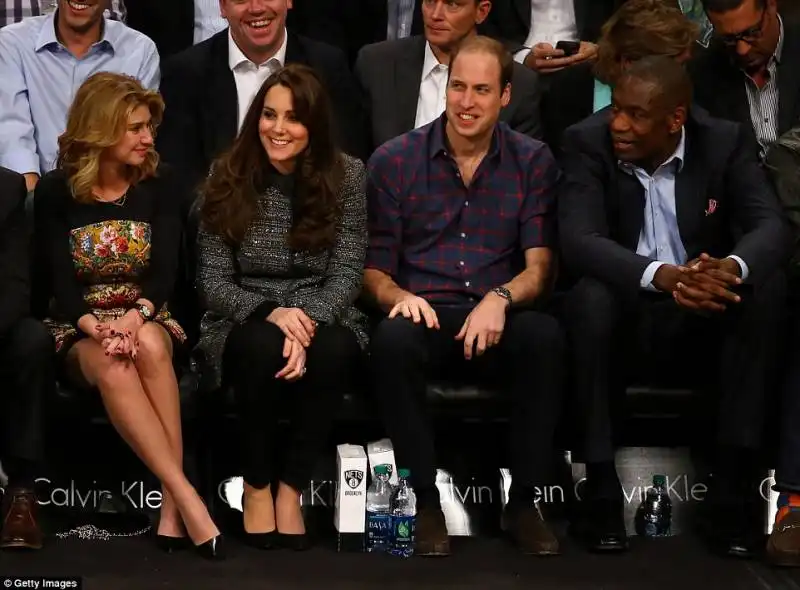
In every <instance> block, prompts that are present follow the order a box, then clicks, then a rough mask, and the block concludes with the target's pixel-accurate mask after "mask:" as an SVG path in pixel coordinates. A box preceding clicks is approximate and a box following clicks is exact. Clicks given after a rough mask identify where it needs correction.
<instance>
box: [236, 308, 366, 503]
mask: <svg viewBox="0 0 800 590" xmlns="http://www.w3.org/2000/svg"><path fill="white" fill-rule="evenodd" d="M284 341H285V336H284V334H283V332H281V330H280V328H278V327H277V326H276V325H275V324H272V323H271V322H266V321H264V320H263V319H258V320H250V321H247V322H244V323H243V324H239V325H237V326H235V327H234V328H233V330H232V331H231V333H230V335H229V336H228V339H227V341H226V343H225V352H224V355H223V376H224V379H225V381H226V382H227V383H229V384H231V385H232V386H233V390H234V396H235V399H236V405H237V407H238V411H239V414H240V418H241V428H242V437H241V449H242V450H241V452H242V457H243V462H244V466H243V475H244V480H245V482H247V483H248V484H249V485H251V486H253V487H254V488H265V487H267V486H268V485H270V484H271V483H273V482H275V481H282V482H284V483H286V484H289V485H290V486H292V487H293V488H294V489H296V490H298V491H300V490H302V489H303V488H304V487H305V486H306V485H307V484H308V482H309V480H310V478H311V476H312V469H313V468H314V464H315V462H316V461H317V459H318V458H319V455H320V453H321V451H322V450H323V447H324V445H325V442H326V441H327V438H328V436H329V435H330V431H331V426H332V423H333V419H334V417H335V415H336V411H337V409H338V408H339V405H340V403H341V401H342V397H343V395H344V394H345V393H347V392H348V390H349V389H352V387H353V384H354V383H355V377H356V373H357V371H358V367H359V366H360V364H361V348H360V346H359V344H358V341H357V340H356V337H355V335H354V334H353V333H352V332H351V331H350V330H348V329H347V328H343V327H341V326H327V325H323V326H319V327H318V328H317V333H316V335H315V336H314V339H313V341H312V343H311V346H309V347H308V349H307V358H306V367H307V372H306V374H305V375H304V376H303V377H302V378H301V379H300V380H298V381H295V382H294V383H288V382H286V381H285V380H283V379H276V378H275V374H276V373H278V372H279V371H280V370H281V369H282V368H283V367H284V366H285V365H286V361H287V359H285V358H284V357H283V344H284ZM281 396H284V397H281ZM287 402H288V403H289V407H290V408H291V413H290V414H289V417H290V430H289V434H288V436H287V438H286V440H285V441H280V442H279V441H277V440H276V437H275V434H276V429H277V423H278V416H279V411H278V408H280V407H283V406H285V403H287Z"/></svg>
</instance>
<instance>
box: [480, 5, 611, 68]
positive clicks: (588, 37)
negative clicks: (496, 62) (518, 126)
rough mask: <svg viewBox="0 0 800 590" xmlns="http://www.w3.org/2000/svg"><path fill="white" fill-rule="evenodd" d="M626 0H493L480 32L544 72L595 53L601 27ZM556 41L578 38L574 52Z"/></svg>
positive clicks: (582, 59)
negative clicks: (542, 0) (540, 0)
mask: <svg viewBox="0 0 800 590" xmlns="http://www.w3.org/2000/svg"><path fill="white" fill-rule="evenodd" d="M624 1H625V0H556V2H555V3H552V2H551V3H549V4H548V5H547V7H546V8H545V7H540V6H538V5H537V4H536V3H535V2H531V0H492V12H491V14H490V15H489V18H488V19H486V22H484V23H483V25H482V26H481V27H480V33H481V34H482V35H488V36H490V37H494V38H495V39H500V40H501V41H503V42H504V43H506V45H507V46H508V47H509V49H510V50H511V52H512V53H514V58H515V59H516V60H517V61H518V62H520V63H522V64H524V65H526V66H528V67H529V68H532V69H534V70H536V71H537V72H540V73H543V74H547V73H550V72H555V71H558V70H560V69H562V68H565V67H569V66H573V65H577V64H580V63H586V62H587V61H591V60H593V59H594V58H595V56H596V55H597V45H595V41H596V40H597V38H598V37H599V36H600V28H601V27H602V26H603V23H604V22H605V21H606V19H607V18H608V17H610V16H611V15H612V14H613V13H614V10H616V8H617V7H618V6H619V5H621V4H622V3H623V2H624ZM558 41H581V44H580V49H579V51H578V52H577V53H576V54H575V55H569V56H567V55H565V54H564V52H563V51H561V50H558V49H556V48H555V45H556V44H557V43H558Z"/></svg>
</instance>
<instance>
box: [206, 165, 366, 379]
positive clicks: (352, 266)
mask: <svg viewBox="0 0 800 590" xmlns="http://www.w3.org/2000/svg"><path fill="white" fill-rule="evenodd" d="M343 157H344V158H345V175H344V181H343V182H342V186H341V190H340V194H339V199H340V203H341V207H342V216H341V219H340V221H339V228H338V235H337V239H336V244H335V245H334V247H333V248H331V249H329V250H327V251H324V252H320V253H315V254H310V253H307V252H297V251H293V250H291V249H290V248H289V246H288V245H287V244H286V236H287V234H288V233H289V230H290V228H291V225H292V207H291V195H286V194H283V193H282V192H281V191H280V190H279V189H277V188H274V187H270V188H268V189H267V190H266V192H265V193H264V194H263V195H262V196H261V198H260V199H259V202H258V213H257V216H256V218H255V219H254V220H253V222H252V225H251V227H250V229H249V230H248V231H247V234H246V235H245V239H244V240H243V241H242V243H241V245H240V246H239V247H238V248H236V249H234V248H232V247H231V246H229V245H228V244H226V243H225V241H224V240H223V239H222V238H221V237H220V236H218V235H215V234H212V233H209V232H207V231H205V229H204V228H203V227H202V226H201V227H200V232H199V235H198V242H199V244H198V246H199V260H198V271H197V288H198V291H199V293H200V296H201V298H202V300H203V302H204V304H205V308H206V309H207V310H208V311H207V312H206V313H205V315H204V316H203V319H202V321H201V325H200V341H199V342H198V345H197V348H198V349H199V350H200V351H201V352H202V353H203V354H204V356H205V362H206V364H207V366H208V368H209V369H211V370H213V371H214V379H215V383H216V385H219V384H220V382H221V376H222V352H223V349H224V346H225V340H226V339H227V337H228V334H229V332H230V330H231V328H233V326H234V325H235V324H236V323H237V322H244V321H245V320H246V319H247V318H248V317H249V316H250V315H251V314H252V313H253V312H254V311H255V310H256V308H257V307H258V306H259V305H261V304H262V303H264V302H267V301H271V302H275V303H277V304H278V305H279V306H281V307H299V308H300V309H302V310H303V311H304V312H305V313H306V314H307V315H308V316H309V317H310V318H311V319H313V320H315V321H317V322H319V323H320V324H339V325H341V326H344V327H347V328H349V329H351V330H352V331H353V332H354V333H355V335H356V337H357V338H358V341H359V343H360V344H361V346H362V347H366V345H367V339H368V336H367V319H366V316H364V314H362V313H361V312H360V311H358V310H357V309H356V308H355V307H354V306H353V303H354V302H355V300H356V298H357V297H358V295H359V293H360V292H361V284H362V279H363V272H364V257H365V254H366V247H367V220H366V195H365V180H366V175H365V170H364V164H362V163H361V161H359V160H357V159H355V158H352V157H350V156H347V155H344V156H343Z"/></svg>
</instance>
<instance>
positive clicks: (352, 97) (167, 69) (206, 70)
mask: <svg viewBox="0 0 800 590" xmlns="http://www.w3.org/2000/svg"><path fill="white" fill-rule="evenodd" d="M289 4H290V1H289V0H271V2H270V3H269V4H268V5H267V6H265V5H264V4H261V3H244V4H242V3H240V2H237V1H236V0H221V5H220V6H221V9H222V15H223V16H224V17H225V18H226V19H227V20H228V23H229V25H230V26H229V29H228V30H225V31H223V32H221V33H217V34H216V35H214V36H213V37H211V38H210V39H208V40H207V41H204V42H202V43H199V44H198V45H195V46H194V47H191V48H189V49H187V50H185V51H183V52H181V53H179V54H178V55H175V56H173V57H172V58H171V59H169V60H168V61H167V62H166V63H165V64H164V65H163V68H162V79H161V94H162V95H163V97H164V102H165V103H166V112H165V117H164V122H163V123H162V125H161V127H160V129H159V135H158V139H157V147H158V150H159V152H160V153H161V155H162V157H163V158H164V160H165V161H167V162H169V163H171V164H173V165H175V166H176V167H177V168H178V169H179V170H181V171H182V172H183V173H184V174H185V175H186V180H187V181H188V182H190V183H192V185H196V184H197V183H198V182H199V181H200V180H201V179H202V178H204V177H205V176H206V174H208V170H209V166H210V165H211V162H212V161H213V160H214V158H215V157H217V156H218V155H219V154H220V153H221V152H222V151H224V150H225V149H227V148H228V147H230V145H231V144H232V143H233V140H234V138H235V137H236V134H237V132H238V129H239V125H240V124H241V120H242V119H243V117H244V115H245V113H246V112H247V108H248V107H249V104H250V102H251V101H252V98H253V96H254V95H255V94H256V93H257V92H258V89H259V88H260V87H261V84H262V83H263V81H264V80H266V78H267V77H268V76H269V74H271V73H272V72H274V71H276V70H277V69H279V68H280V67H281V66H283V65H284V64H286V63H303V64H307V65H309V66H311V67H313V68H314V69H315V70H316V71H317V73H318V74H319V75H320V77H321V78H322V81H323V84H324V85H325V87H326V88H327V90H328V93H329V95H330V97H331V103H332V105H333V110H334V120H335V122H336V123H337V128H336V132H337V137H338V139H339V144H340V146H341V147H342V149H343V150H344V151H346V152H348V153H350V154H352V155H354V156H357V157H361V158H365V157H366V155H367V154H366V153H365V152H366V150H365V148H364V145H365V135H364V133H365V129H364V121H363V116H362V114H361V101H360V100H359V99H358V94H359V93H358V85H357V84H356V82H355V80H354V78H353V76H352V73H351V72H350V69H349V68H348V65H347V60H346V58H345V56H344V54H343V53H342V52H341V51H340V50H338V49H336V48H335V47H331V46H330V45H326V44H324V43H320V42H317V41H312V40H310V39H307V38H305V37H300V36H298V35H295V34H293V33H291V32H288V31H287V30H286V28H285V26H284V25H285V22H286V14H287V11H288V9H289Z"/></svg>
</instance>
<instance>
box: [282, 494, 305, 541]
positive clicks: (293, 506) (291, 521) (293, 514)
mask: <svg viewBox="0 0 800 590" xmlns="http://www.w3.org/2000/svg"><path fill="white" fill-rule="evenodd" d="M300 497H301V493H300V492H299V491H297V490H296V489H294V488H293V487H292V486H290V485H289V484H287V483H283V482H282V481H281V482H279V483H278V495H277V497H276V498H275V521H276V522H277V526H278V532H281V533H283V534H285V535H302V534H304V533H305V532H306V525H305V522H304V521H303V510H302V507H301V504H300Z"/></svg>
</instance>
